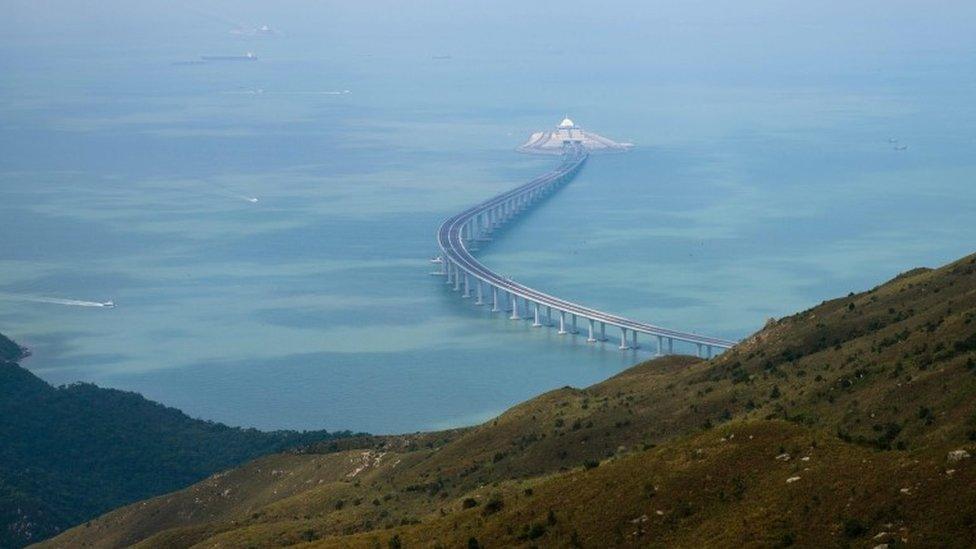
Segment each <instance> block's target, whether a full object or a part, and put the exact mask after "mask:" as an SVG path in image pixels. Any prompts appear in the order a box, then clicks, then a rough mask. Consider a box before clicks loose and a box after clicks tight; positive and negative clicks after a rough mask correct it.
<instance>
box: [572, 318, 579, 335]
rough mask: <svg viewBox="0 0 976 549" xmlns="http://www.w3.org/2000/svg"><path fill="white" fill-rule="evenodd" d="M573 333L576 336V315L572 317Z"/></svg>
mask: <svg viewBox="0 0 976 549" xmlns="http://www.w3.org/2000/svg"><path fill="white" fill-rule="evenodd" d="M573 333H574V334H578V333H579V330H577V329H576V315H573Z"/></svg>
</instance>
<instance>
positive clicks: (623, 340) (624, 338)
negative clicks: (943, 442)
mask: <svg viewBox="0 0 976 549" xmlns="http://www.w3.org/2000/svg"><path fill="white" fill-rule="evenodd" d="M620 350H621V351H626V350H627V328H621V329H620Z"/></svg>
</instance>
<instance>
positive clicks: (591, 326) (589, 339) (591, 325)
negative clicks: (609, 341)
mask: <svg viewBox="0 0 976 549" xmlns="http://www.w3.org/2000/svg"><path fill="white" fill-rule="evenodd" d="M587 320H589V321H590V337H588V338H586V341H587V342H588V343H594V342H596V339H594V338H593V319H592V318H589V319H587Z"/></svg>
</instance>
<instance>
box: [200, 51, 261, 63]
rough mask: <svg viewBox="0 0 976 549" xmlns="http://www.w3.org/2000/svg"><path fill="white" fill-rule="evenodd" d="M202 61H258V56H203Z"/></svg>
mask: <svg viewBox="0 0 976 549" xmlns="http://www.w3.org/2000/svg"><path fill="white" fill-rule="evenodd" d="M200 59H203V60H204V61H257V60H258V56H256V55H254V53H252V52H247V53H245V54H244V55H201V56H200Z"/></svg>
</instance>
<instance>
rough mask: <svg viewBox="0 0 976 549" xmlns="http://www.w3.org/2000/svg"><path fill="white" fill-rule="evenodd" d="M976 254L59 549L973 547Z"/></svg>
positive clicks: (142, 511) (162, 503)
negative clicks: (598, 379) (703, 354)
mask: <svg viewBox="0 0 976 549" xmlns="http://www.w3.org/2000/svg"><path fill="white" fill-rule="evenodd" d="M974 363H976V256H969V257H966V258H963V259H962V260H959V261H957V262H955V263H952V264H950V265H947V266H945V267H942V268H940V269H936V270H928V269H918V270H914V271H911V272H908V273H905V274H903V275H901V276H899V277H897V278H895V279H894V280H892V281H890V282H888V283H886V284H884V285H881V286H879V287H877V288H874V289H872V290H870V291H868V292H864V293H860V294H851V295H849V296H847V297H844V298H840V299H835V300H831V301H828V302H824V303H822V304H821V305H819V306H817V307H814V308H812V309H810V310H807V311H804V312H802V313H798V314H796V315H793V316H790V317H786V318H783V319H780V320H778V321H771V322H770V323H769V324H768V325H767V326H766V327H765V328H764V329H763V330H761V331H759V332H758V333H756V334H755V335H754V336H752V337H750V338H748V339H747V340H746V341H743V342H742V343H741V344H740V345H738V346H737V347H736V348H734V349H733V350H731V351H729V352H727V353H725V354H723V355H722V356H720V357H717V358H715V359H712V360H710V361H702V360H698V359H695V358H691V357H680V356H674V357H666V358H662V359H658V360H652V361H649V362H646V363H644V364H640V365H637V366H635V367H633V368H631V369H629V370H627V371H625V372H623V373H621V374H619V375H617V376H614V377H613V378H610V379H608V380H606V381H604V382H602V383H599V384H597V385H594V386H591V387H588V388H585V389H575V388H570V387H566V388H563V389H559V390H556V391H552V392H549V393H546V394H544V395H541V396H539V397H537V398H535V399H532V400H530V401H527V402H525V403H523V404H521V405H518V406H516V407H514V408H512V409H511V410H509V411H507V412H505V413H504V414H502V415H501V416H499V417H498V418H496V419H495V420H492V421H489V422H487V423H485V424H483V425H480V426H478V427H474V428H470V429H460V430H454V431H446V432H436V433H420V434H415V435H403V436H395V437H357V438H351V439H347V440H343V441H336V442H334V443H320V444H313V445H310V446H308V447H306V448H305V449H303V450H302V451H300V452H293V453H289V454H278V455H273V456H267V457H265V458H261V459H259V460H257V461H254V462H251V463H248V464H246V465H244V466H243V467H241V468H239V469H236V470H234V471H231V472H229V473H228V474H226V475H221V476H217V477H211V478H209V479H207V480H206V481H203V482H201V483H198V484H196V485H194V486H192V487H190V488H187V489H185V490H181V491H179V492H176V493H173V494H169V495H167V496H164V497H158V498H154V499H151V500H148V501H145V502H141V503H139V504H137V505H135V506H129V507H125V508H122V509H119V510H117V511H114V512H111V513H108V514H107V515H105V516H103V517H100V518H99V519H98V520H95V521H92V523H91V524H90V525H88V526H86V527H83V528H76V529H74V530H72V531H70V532H67V533H66V534H64V535H62V536H60V537H58V538H56V539H55V540H53V541H52V543H51V545H57V546H64V547H71V546H78V545H81V544H83V543H97V544H100V545H103V546H122V545H129V544H133V543H139V542H141V543H142V544H143V545H144V546H148V547H155V546H159V547H165V546H191V545H194V544H201V546H281V545H290V544H296V543H304V542H311V543H315V544H318V545H322V546H364V547H365V546H369V547H373V546H376V545H377V544H379V545H380V546H388V547H400V546H404V547H409V546H414V545H424V546H442V547H457V546H468V547H474V546H483V547H500V546H520V545H524V546H576V547H602V546H606V545H619V546H635V547H636V546H641V547H643V546H648V545H651V546H653V545H662V546H663V545H667V546H686V547H700V546H703V545H706V546H710V545H717V546H726V545H734V544H740V545H746V546H757V545H759V546H773V545H779V546H788V545H793V544H796V545H800V546H825V545H826V546H855V547H862V546H863V547H874V546H876V545H879V544H882V543H888V544H891V545H894V544H898V543H903V541H902V540H904V542H908V543H913V544H920V545H929V546H932V545H934V546H959V547H968V546H973V545H976V505H974V504H976V501H974V496H973V494H974V493H976V492H974V490H973V488H974V487H976V482H974V481H976V470H974V469H973V467H974V465H973V463H972V461H973V460H972V459H971V458H969V457H968V456H969V455H970V454H973V453H976V364H974Z"/></svg>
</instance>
